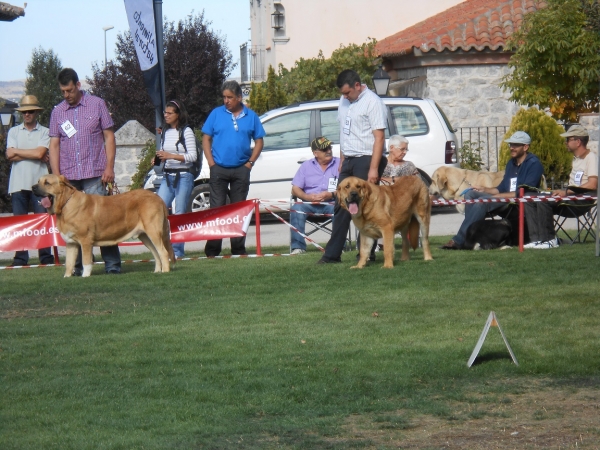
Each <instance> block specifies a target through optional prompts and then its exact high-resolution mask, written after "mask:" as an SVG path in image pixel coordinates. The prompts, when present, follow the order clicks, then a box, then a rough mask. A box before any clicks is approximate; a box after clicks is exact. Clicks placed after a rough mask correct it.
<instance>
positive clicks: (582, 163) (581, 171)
mask: <svg viewBox="0 0 600 450" xmlns="http://www.w3.org/2000/svg"><path fill="white" fill-rule="evenodd" d="M597 176H598V157H597V156H596V154H595V153H594V152H589V153H588V154H587V155H586V156H585V158H577V157H576V156H575V157H573V168H572V169H571V175H570V176H569V186H581V185H582V184H585V183H587V182H588V181H589V178H590V177H597Z"/></svg>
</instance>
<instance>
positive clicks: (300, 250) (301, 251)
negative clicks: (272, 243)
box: [290, 248, 306, 255]
mask: <svg viewBox="0 0 600 450" xmlns="http://www.w3.org/2000/svg"><path fill="white" fill-rule="evenodd" d="M302 253H306V250H302V249H301V248H295V249H293V250H292V251H291V252H290V255H301V254H302Z"/></svg>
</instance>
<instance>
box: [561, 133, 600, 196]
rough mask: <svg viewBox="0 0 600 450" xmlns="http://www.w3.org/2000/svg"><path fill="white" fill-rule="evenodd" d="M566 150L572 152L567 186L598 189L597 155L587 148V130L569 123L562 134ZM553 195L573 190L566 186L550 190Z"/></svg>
mask: <svg viewBox="0 0 600 450" xmlns="http://www.w3.org/2000/svg"><path fill="white" fill-rule="evenodd" d="M561 136H562V137H564V138H565V144H566V146H567V151H569V152H570V153H572V154H573V166H572V169H571V175H570V176H569V186H577V187H578V188H580V189H586V190H589V191H595V190H596V189H598V157H597V156H596V154H595V153H594V152H592V151H590V150H588V149H587V143H588V141H589V140H590V134H589V133H588V130H587V129H586V128H585V127H584V126H582V125H580V124H575V125H571V127H570V128H569V130H568V131H567V132H565V133H563V134H561ZM552 193H553V194H555V195H573V194H574V192H573V191H571V190H569V188H568V187H567V189H566V191H565V190H563V189H560V190H556V191H553V192H552Z"/></svg>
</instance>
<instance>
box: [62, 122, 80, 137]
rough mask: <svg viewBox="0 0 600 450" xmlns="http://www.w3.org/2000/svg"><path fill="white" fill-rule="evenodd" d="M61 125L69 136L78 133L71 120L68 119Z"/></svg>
mask: <svg viewBox="0 0 600 450" xmlns="http://www.w3.org/2000/svg"><path fill="white" fill-rule="evenodd" d="M60 127H61V128H62V129H63V131H64V132H65V134H66V135H67V137H68V138H71V137H73V135H74V134H75V133H77V130H76V129H75V127H74V126H73V124H72V123H71V121H70V120H67V121H66V122H65V123H63V124H62V125H61V126H60Z"/></svg>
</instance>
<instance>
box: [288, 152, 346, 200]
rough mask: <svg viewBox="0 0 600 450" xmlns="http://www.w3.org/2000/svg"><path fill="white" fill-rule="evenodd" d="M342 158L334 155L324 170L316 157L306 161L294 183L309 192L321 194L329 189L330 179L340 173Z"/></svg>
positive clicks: (297, 173) (295, 176) (335, 177)
mask: <svg viewBox="0 0 600 450" xmlns="http://www.w3.org/2000/svg"><path fill="white" fill-rule="evenodd" d="M339 167H340V158H337V157H335V156H334V157H333V159H332V160H331V162H330V163H329V165H328V166H327V169H325V170H323V169H322V168H321V166H320V165H319V163H318V162H317V160H316V159H315V158H313V159H309V160H308V161H304V162H303V163H302V165H301V166H300V168H299V169H298V171H297V172H296V175H294V179H293V180H292V185H293V186H296V187H299V188H300V189H302V190H303V191H304V192H306V193H307V194H320V193H321V192H326V191H328V190H329V180H330V179H332V178H334V179H336V180H337V178H338V177H339V175H340V171H339Z"/></svg>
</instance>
